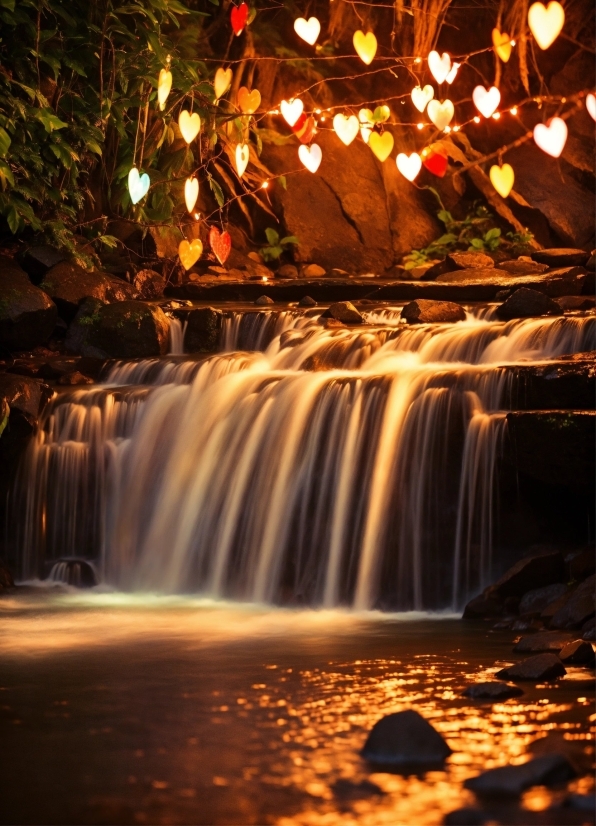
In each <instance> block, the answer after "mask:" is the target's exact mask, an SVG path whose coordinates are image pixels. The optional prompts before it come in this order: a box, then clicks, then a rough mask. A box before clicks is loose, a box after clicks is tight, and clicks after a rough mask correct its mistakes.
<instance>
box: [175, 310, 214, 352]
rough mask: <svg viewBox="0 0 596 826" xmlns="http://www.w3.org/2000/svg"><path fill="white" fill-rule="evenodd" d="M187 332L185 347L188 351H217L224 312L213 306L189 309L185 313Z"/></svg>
mask: <svg viewBox="0 0 596 826" xmlns="http://www.w3.org/2000/svg"><path fill="white" fill-rule="evenodd" d="M181 315H183V316H184V318H185V319H186V322H187V324H186V332H185V334H184V349H185V351H186V352H187V353H215V352H217V350H218V348H219V340H220V337H221V328H222V325H223V313H222V311H221V310H214V309H213V307H202V308H201V309H197V310H189V311H188V312H185V313H184V314H182V313H181Z"/></svg>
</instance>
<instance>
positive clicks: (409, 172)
mask: <svg viewBox="0 0 596 826" xmlns="http://www.w3.org/2000/svg"><path fill="white" fill-rule="evenodd" d="M395 163H396V164H397V168H398V169H399V171H400V172H401V174H402V175H403V176H404V178H407V179H408V181H413V180H414V178H416V177H417V175H418V173H419V172H420V168H421V167H422V160H421V158H420V155H419V154H418V153H417V152H412V154H411V155H409V156H408V155H406V154H405V152H400V153H399V155H398V156H397V158H396V159H395Z"/></svg>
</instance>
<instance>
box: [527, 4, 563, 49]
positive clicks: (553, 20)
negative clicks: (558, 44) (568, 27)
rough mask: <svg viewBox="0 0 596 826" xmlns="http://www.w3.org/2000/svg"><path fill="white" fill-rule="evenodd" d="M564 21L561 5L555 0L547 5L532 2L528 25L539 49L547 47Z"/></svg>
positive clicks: (557, 33) (556, 35) (554, 38)
mask: <svg viewBox="0 0 596 826" xmlns="http://www.w3.org/2000/svg"><path fill="white" fill-rule="evenodd" d="M564 23H565V12H564V11H563V6H562V5H561V4H560V3H558V2H557V0H551V2H550V3H549V4H548V6H545V5H543V4H542V3H532V5H531V6H530V9H529V11H528V26H529V27H530V31H531V32H532V34H533V35H534V38H535V40H536V43H538V45H539V46H540V48H541V49H548V47H549V46H551V45H552V44H553V43H554V42H555V40H556V39H557V37H558V36H559V34H560V32H561V29H562V28H563V25H564Z"/></svg>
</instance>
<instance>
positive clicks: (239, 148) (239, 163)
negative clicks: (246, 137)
mask: <svg viewBox="0 0 596 826" xmlns="http://www.w3.org/2000/svg"><path fill="white" fill-rule="evenodd" d="M249 158H250V150H249V148H248V144H247V143H239V144H237V145H236V171H237V172H238V177H239V178H241V177H242V176H243V175H244V173H245V172H246V167H247V166H248V161H249Z"/></svg>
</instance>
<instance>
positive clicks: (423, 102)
mask: <svg viewBox="0 0 596 826" xmlns="http://www.w3.org/2000/svg"><path fill="white" fill-rule="evenodd" d="M434 96H435V90H434V89H433V87H432V86H431V85H430V84H427V85H426V86H425V87H424V88H423V89H421V88H420V86H415V87H414V88H413V89H412V92H411V97H412V103H413V104H414V106H415V107H416V109H418V111H419V112H424V110H425V109H426V107H427V105H428V103H429V102H430V101H431V100H432V99H433V98H434Z"/></svg>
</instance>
